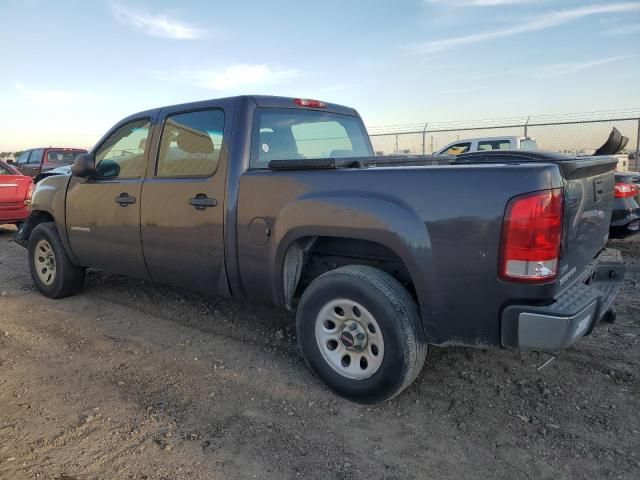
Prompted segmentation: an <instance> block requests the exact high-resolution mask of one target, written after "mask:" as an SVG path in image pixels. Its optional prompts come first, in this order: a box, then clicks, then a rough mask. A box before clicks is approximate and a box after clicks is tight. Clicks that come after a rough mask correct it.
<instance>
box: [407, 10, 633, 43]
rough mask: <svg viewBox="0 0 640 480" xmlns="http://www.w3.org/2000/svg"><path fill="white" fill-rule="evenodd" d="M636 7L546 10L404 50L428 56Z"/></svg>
mask: <svg viewBox="0 0 640 480" xmlns="http://www.w3.org/2000/svg"><path fill="white" fill-rule="evenodd" d="M638 10H640V2H619V3H601V4H594V5H587V6H584V7H578V8H573V9H566V10H555V11H550V12H547V13H546V14H544V15H541V16H537V17H534V18H531V19H529V20H527V21H525V22H524V23H520V24H516V25H514V26H512V27H508V28H503V29H501V30H495V31H493V32H484V33H476V34H473V35H465V36H461V37H453V38H447V39H443V40H434V41H429V42H423V43H418V44H413V45H409V46H408V47H407V49H408V51H409V52H410V53H413V54H417V55H431V54H435V53H439V52H442V51H444V50H448V49H451V48H456V47H461V46H465V45H475V44H477V43H481V42H486V41H488V40H495V39H498V38H506V37H512V36H514V35H520V34H523V33H529V32H537V31H540V30H546V29H548V28H553V27H558V26H561V25H565V24H567V23H570V22H573V21H575V20H578V19H581V18H584V17H588V16H592V15H604V14H610V13H621V12H631V11H638Z"/></svg>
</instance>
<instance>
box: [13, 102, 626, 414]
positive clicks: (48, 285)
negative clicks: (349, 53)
mask: <svg viewBox="0 0 640 480" xmlns="http://www.w3.org/2000/svg"><path fill="white" fill-rule="evenodd" d="M492 154H495V156H494V157H487V158H482V159H479V161H478V162H475V161H473V159H467V160H460V161H458V160H456V158H455V157H433V156H424V157H423V156H416V157H412V156H404V157H402V156H394V157H376V156H374V152H373V150H372V147H371V143H370V141H369V137H368V135H367V132H366V130H365V127H364V125H363V122H362V120H361V118H360V116H359V115H358V113H357V112H356V111H355V110H353V109H352V108H348V107H344V106H340V105H335V104H330V103H325V102H321V101H317V100H308V99H293V98H283V97H267V96H240V97H232V98H224V99H219V100H209V101H203V102H196V103H190V104H184V105H175V106H169V107H163V108H157V109H153V110H148V111H144V112H140V113H136V114H134V115H132V116H130V117H128V118H125V119H124V120H122V121H121V122H119V123H118V124H117V125H115V126H114V127H113V128H112V129H111V130H110V131H109V132H108V133H107V134H106V135H105V136H104V137H103V138H102V139H101V140H100V141H99V142H98V143H97V144H96V146H95V147H94V148H93V149H92V150H91V151H90V152H89V153H88V154H86V155H81V156H79V157H78V158H77V159H76V160H75V162H74V164H73V166H72V169H71V172H72V174H71V175H57V176H52V177H49V178H46V179H44V180H42V181H41V182H40V183H39V184H37V187H36V191H35V192H34V196H33V200H32V208H33V211H32V213H31V215H30V217H29V220H28V222H26V224H24V225H23V226H22V227H21V228H20V229H19V231H18V233H17V235H16V238H15V241H16V242H18V243H19V244H20V245H23V246H25V247H27V249H28V261H29V267H30V270H31V276H32V278H33V281H34V283H35V286H36V287H37V288H38V290H39V291H40V292H42V293H43V294H44V295H46V296H48V297H50V298H61V297H65V296H68V295H72V294H75V293H77V292H78V291H80V289H81V287H82V283H83V279H84V272H85V269H86V268H87V267H91V268H97V269H103V270H106V271H110V272H116V273H119V274H124V275H129V276H132V277H137V278H141V279H146V280H153V281H157V282H162V283H166V284H171V285H176V286H180V287H186V288H189V289H193V290H198V291H201V292H205V293H207V294H217V295H225V296H230V297H233V298H237V299H241V300H245V299H246V300H252V301H260V302H270V303H273V304H275V305H279V306H282V307H285V308H287V309H290V310H295V311H297V314H296V327H297V338H298V341H299V344H300V347H301V350H302V352H303V354H304V356H305V358H306V360H307V362H308V364H309V366H310V367H311V369H312V370H313V371H314V372H315V373H316V374H317V375H318V376H319V377H320V378H321V379H322V380H323V381H324V382H325V383H326V384H327V385H328V386H329V387H330V388H331V389H333V390H334V391H335V392H337V393H339V394H340V395H343V396H345V397H347V398H349V399H352V400H355V401H360V402H368V403H371V402H380V401H384V400H387V399H389V398H391V397H393V396H394V395H396V394H398V393H399V392H400V391H402V390H403V389H404V388H405V387H407V386H408V385H410V384H411V383H412V382H413V380H414V379H415V378H416V376H417V375H418V373H419V372H420V370H421V368H422V366H423V363H424V361H425V356H426V353H427V347H428V345H430V344H431V345H467V346H475V347H486V346H495V347H502V348H507V349H535V350H552V351H555V350H560V349H563V348H566V347H568V346H570V345H571V344H573V343H574V342H575V341H576V339H578V338H579V337H581V336H583V335H586V334H588V333H590V332H591V330H592V329H593V328H594V327H595V326H596V325H597V324H598V322H599V321H601V320H602V319H607V318H610V317H611V314H610V313H607V312H609V311H610V307H611V304H612V302H613V299H614V298H615V295H616V293H617V290H618V288H619V284H620V281H621V280H622V278H623V275H624V266H623V264H622V262H621V259H620V258H619V256H618V255H617V254H616V252H612V251H609V250H605V249H604V246H605V243H606V241H607V234H608V228H609V221H610V217H611V205H612V202H613V196H614V175H613V169H614V165H615V159H611V158H610V157H588V158H578V157H570V156H564V155H559V154H551V153H542V152H538V153H537V154H536V155H533V156H527V155H523V154H522V152H503V151H500V152H485V153H483V155H485V156H486V155H489V156H490V155H492ZM452 195H454V196H455V198H452Z"/></svg>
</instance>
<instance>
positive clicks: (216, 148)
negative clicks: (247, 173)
mask: <svg viewBox="0 0 640 480" xmlns="http://www.w3.org/2000/svg"><path fill="white" fill-rule="evenodd" d="M223 132H224V112H223V111H222V110H219V109H215V110H202V111H198V112H188V113H180V114H177V115H172V116H170V117H168V118H167V120H166V122H165V124H164V128H163V130H162V139H161V140H160V152H159V154H158V165H157V167H156V176H157V177H208V176H211V175H213V174H214V173H215V172H216V170H217V169H218V164H219V162H220V152H221V151H222V136H223Z"/></svg>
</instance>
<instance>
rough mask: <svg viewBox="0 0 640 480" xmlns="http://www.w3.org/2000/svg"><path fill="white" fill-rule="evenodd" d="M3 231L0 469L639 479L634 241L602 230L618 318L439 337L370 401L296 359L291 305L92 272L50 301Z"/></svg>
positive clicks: (639, 242)
mask: <svg viewBox="0 0 640 480" xmlns="http://www.w3.org/2000/svg"><path fill="white" fill-rule="evenodd" d="M14 231H15V230H14V229H13V228H12V227H8V226H5V227H0V295H1V296H0V478H3V479H21V478H39V479H60V480H62V479H67V480H72V479H78V480H80V479H94V478H96V479H97V478H107V479H200V478H202V479H235V478H260V479H270V478H274V479H282V478H304V479H309V478H332V479H333V478H335V479H347V478H348V479H359V478H374V479H378V478H381V479H382V478H384V479H404V478H438V479H440V478H444V479H446V478H451V479H456V480H458V479H460V478H483V479H491V478H535V479H540V478H550V479H551V478H553V479H554V480H555V479H561V478H572V479H573V478H589V479H594V478H625V479H626V478H628V479H637V478H640V415H638V411H639V409H640V381H639V375H640V369H639V368H638V367H639V366H640V353H639V350H638V347H639V346H640V296H639V295H638V289H639V287H640V239H634V240H630V241H629V240H627V241H618V242H612V246H614V247H616V248H620V249H621V250H622V251H623V254H624V255H625V258H626V260H627V262H628V267H629V271H628V273H627V277H626V280H625V283H624V286H623V288H622V290H621V293H620V295H619V297H618V300H617V309H618V320H617V322H616V323H615V324H614V325H604V326H601V327H600V328H599V329H597V330H596V331H595V332H594V334H593V335H592V336H590V337H588V338H585V339H582V340H581V341H580V342H579V343H578V344H577V345H576V346H575V347H573V348H571V349H569V350H568V351H566V352H563V353H562V354H560V356H558V357H557V358H554V357H553V356H552V355H550V354H538V353H526V354H517V353H513V352H506V351H499V350H483V349H464V348H446V349H444V348H433V349H431V351H430V354H429V356H428V359H427V364H426V366H425V368H424V370H423V372H422V374H421V375H420V377H419V378H418V380H417V381H416V383H415V384H414V385H413V386H411V387H410V388H408V389H407V390H405V392H403V393H402V394H401V395H400V396H399V397H396V398H395V399H393V400H392V401H391V402H389V403H386V404H383V405H381V406H375V407H364V406H360V405H357V404H353V403H350V402H348V401H345V400H342V399H340V398H338V397H336V396H335V395H333V394H331V393H330V392H328V391H327V390H326V389H325V388H324V387H323V385H322V384H321V383H320V382H319V381H318V380H317V379H316V378H314V377H313V376H312V375H311V373H310V372H309V371H308V370H307V368H306V366H305V364H304V361H303V359H302V357H301V355H300V353H299V351H298V349H297V346H296V341H295V337H294V325H293V316H292V315H291V314H289V313H286V312H282V311H279V310H275V309H273V308H271V307H268V306H263V305H253V304H248V303H239V302H237V303H236V302H233V301H230V300H225V299H218V298H205V297H202V296H198V295H195V294H192V293H188V292H184V291H182V290H178V289H173V288H168V287H164V286H160V285H156V284H152V283H147V282H141V281H135V280H129V279H125V278H123V277H120V276H115V275H106V274H102V273H97V272H91V273H89V275H88V279H87V282H86V288H85V290H84V292H83V293H82V294H81V295H78V296H76V297H73V298H68V299H64V300H58V301H52V300H48V299H46V298H45V297H43V296H41V295H39V294H38V293H37V292H36V291H35V289H34V288H33V286H32V283H31V279H30V277H29V274H28V267H27V261H26V252H25V250H23V249H22V248H21V247H19V246H18V245H16V244H13V243H9V240H10V239H11V237H12V235H13V233H14ZM549 360H552V361H551V362H550V363H548V361H549ZM543 365H544V367H542V366H543ZM541 367H542V368H541Z"/></svg>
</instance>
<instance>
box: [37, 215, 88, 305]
mask: <svg viewBox="0 0 640 480" xmlns="http://www.w3.org/2000/svg"><path fill="white" fill-rule="evenodd" d="M28 252H29V269H30V271H31V278H32V279H33V283H34V284H35V286H36V288H37V289H38V290H39V291H40V292H41V293H42V294H43V295H45V296H47V297H49V298H62V297H68V296H70V295H73V294H75V293H77V292H78V291H79V290H80V289H81V288H82V284H83V282H84V268H81V267H77V266H75V265H73V264H72V263H71V260H69V257H68V256H67V252H65V250H64V247H63V246H62V242H61V241H60V236H59V235H58V230H57V229H56V226H55V223H53V222H46V223H41V224H40V225H38V226H37V227H36V228H34V230H33V232H32V233H31V236H30V237H29V247H28Z"/></svg>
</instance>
